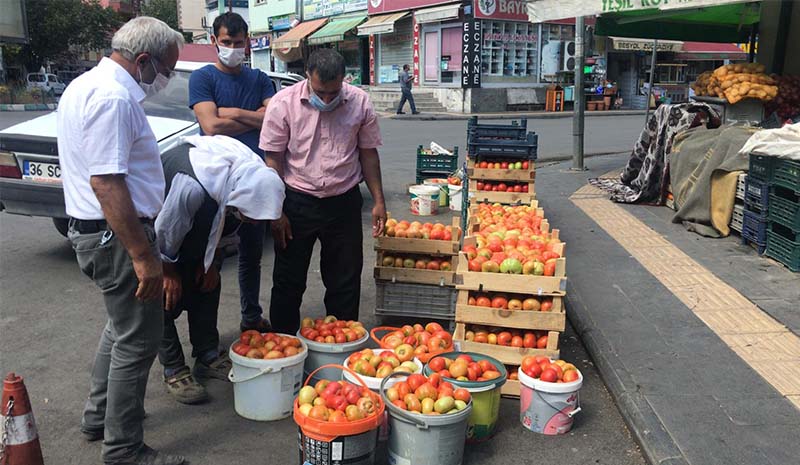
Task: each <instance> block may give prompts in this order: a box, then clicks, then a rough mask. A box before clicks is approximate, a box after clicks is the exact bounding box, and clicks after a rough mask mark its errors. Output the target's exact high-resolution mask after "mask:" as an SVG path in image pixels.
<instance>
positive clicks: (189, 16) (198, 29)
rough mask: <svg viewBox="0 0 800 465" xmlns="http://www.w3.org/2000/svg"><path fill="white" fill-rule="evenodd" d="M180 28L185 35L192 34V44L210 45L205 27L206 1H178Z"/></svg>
mask: <svg viewBox="0 0 800 465" xmlns="http://www.w3.org/2000/svg"><path fill="white" fill-rule="evenodd" d="M177 2H178V27H180V28H181V30H182V31H183V32H185V33H190V34H192V42H195V43H208V38H209V35H210V34H209V33H208V30H207V29H206V27H205V22H206V1H205V0H177Z"/></svg>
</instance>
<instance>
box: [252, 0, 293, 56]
mask: <svg viewBox="0 0 800 465" xmlns="http://www.w3.org/2000/svg"><path fill="white" fill-rule="evenodd" d="M300 5H302V3H301V0H249V4H248V6H249V10H250V12H249V18H250V21H249V25H250V53H251V55H250V60H251V63H252V66H253V67H254V68H259V69H263V70H265V71H277V72H287V71H288V69H289V66H288V64H287V63H285V62H284V61H281V60H280V59H279V58H276V56H275V54H273V53H272V49H271V48H270V44H271V43H272V42H273V41H274V40H275V39H277V38H279V37H280V36H282V35H284V34H285V33H286V32H287V31H288V30H289V29H291V28H292V26H293V25H295V24H296V23H298V22H299V21H300V14H299V13H298V12H299V11H301V9H300V8H299V6H300Z"/></svg>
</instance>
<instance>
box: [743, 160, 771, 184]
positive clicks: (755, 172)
mask: <svg viewBox="0 0 800 465" xmlns="http://www.w3.org/2000/svg"><path fill="white" fill-rule="evenodd" d="M773 158H774V157H767V156H764V155H753V154H750V167H749V169H748V170H747V176H748V177H750V178H757V179H759V180H761V181H765V182H769V181H770V180H771V179H772V162H773Z"/></svg>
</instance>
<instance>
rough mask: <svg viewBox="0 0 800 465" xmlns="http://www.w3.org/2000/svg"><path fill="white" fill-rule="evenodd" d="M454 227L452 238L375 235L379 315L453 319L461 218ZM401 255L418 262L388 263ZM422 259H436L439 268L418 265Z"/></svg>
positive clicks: (453, 224)
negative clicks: (412, 265)
mask: <svg viewBox="0 0 800 465" xmlns="http://www.w3.org/2000/svg"><path fill="white" fill-rule="evenodd" d="M451 228H452V230H453V231H454V233H453V234H452V238H451V240H432V239H423V238H408V237H389V236H379V237H377V238H376V239H375V250H376V252H377V254H376V255H377V260H376V263H375V269H374V277H375V286H376V305H375V314H376V315H378V316H412V317H418V318H433V319H442V320H453V318H454V316H455V299H456V291H455V284H454V277H455V269H456V266H457V262H458V250H459V243H460V241H459V233H458V230H459V219H458V218H453V220H452V225H451ZM398 259H400V260H402V261H406V260H413V261H414V265H415V266H414V267H406V266H393V265H391V264H390V263H389V262H390V260H391V261H392V262H393V263H395V262H396V261H397V260H398ZM422 260H429V261H433V260H436V261H437V263H438V264H439V268H440V269H428V268H427V267H426V268H424V269H423V268H421V267H418V266H417V262H420V261H422ZM445 264H446V265H447V266H446V267H444V266H443V265H445ZM443 267H444V268H446V269H441V268H443Z"/></svg>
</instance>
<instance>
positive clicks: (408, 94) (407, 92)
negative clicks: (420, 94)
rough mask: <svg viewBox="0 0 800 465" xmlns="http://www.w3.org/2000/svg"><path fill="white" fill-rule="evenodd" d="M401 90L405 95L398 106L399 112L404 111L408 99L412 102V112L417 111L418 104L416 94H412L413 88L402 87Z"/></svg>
mask: <svg viewBox="0 0 800 465" xmlns="http://www.w3.org/2000/svg"><path fill="white" fill-rule="evenodd" d="M401 92H402V94H403V96H402V97H400V105H398V106H397V112H398V113H400V112H401V111H403V107H404V106H405V104H406V101H408V103H409V104H411V113H416V112H417V106H416V105H415V104H414V95H412V94H411V89H401Z"/></svg>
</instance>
